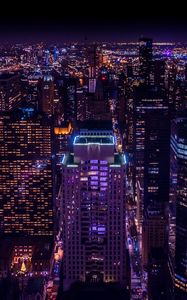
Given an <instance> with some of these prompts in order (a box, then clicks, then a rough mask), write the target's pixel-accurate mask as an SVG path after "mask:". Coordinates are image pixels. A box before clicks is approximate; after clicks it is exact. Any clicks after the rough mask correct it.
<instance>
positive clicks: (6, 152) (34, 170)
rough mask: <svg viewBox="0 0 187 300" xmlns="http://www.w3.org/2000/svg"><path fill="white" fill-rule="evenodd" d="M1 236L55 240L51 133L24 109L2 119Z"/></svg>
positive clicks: (40, 119) (47, 125)
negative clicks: (50, 237) (51, 237)
mask: <svg viewBox="0 0 187 300" xmlns="http://www.w3.org/2000/svg"><path fill="white" fill-rule="evenodd" d="M0 157H1V158H0V190H1V193H0V231H1V234H5V235H7V234H14V235H24V236H26V235H30V236H53V163H52V161H53V160H52V129H51V126H50V122H49V120H48V119H46V118H44V117H42V116H37V115H35V116H34V111H33V109H32V108H25V109H22V110H18V111H17V112H15V111H14V112H13V113H12V114H6V115H4V116H2V117H1V123H0Z"/></svg>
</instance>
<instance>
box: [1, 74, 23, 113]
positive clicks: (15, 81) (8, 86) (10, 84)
mask: <svg viewBox="0 0 187 300" xmlns="http://www.w3.org/2000/svg"><path fill="white" fill-rule="evenodd" d="M20 100H21V88H20V80H19V76H18V75H15V74H1V75H0V111H2V112H4V111H10V110H11V109H12V108H14V107H15V106H17V105H18V103H19V101H20Z"/></svg>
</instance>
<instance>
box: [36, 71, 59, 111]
mask: <svg viewBox="0 0 187 300" xmlns="http://www.w3.org/2000/svg"><path fill="white" fill-rule="evenodd" d="M54 95H55V94H54V81H53V77H52V76H51V75H45V76H44V78H43V79H42V82H41V85H40V95H39V109H40V111H42V112H44V113H46V114H48V115H53V114H54Z"/></svg>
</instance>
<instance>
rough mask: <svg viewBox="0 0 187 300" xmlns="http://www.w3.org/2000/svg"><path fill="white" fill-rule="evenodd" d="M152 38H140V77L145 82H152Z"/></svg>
mask: <svg viewBox="0 0 187 300" xmlns="http://www.w3.org/2000/svg"><path fill="white" fill-rule="evenodd" d="M152 56H153V55H152V39H150V38H140V39H139V61H140V71H139V75H140V79H141V80H142V82H143V83H145V84H150V73H151V67H152Z"/></svg>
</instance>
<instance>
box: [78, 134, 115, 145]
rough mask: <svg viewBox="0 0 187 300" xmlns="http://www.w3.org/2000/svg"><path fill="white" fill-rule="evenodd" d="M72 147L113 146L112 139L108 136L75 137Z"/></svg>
mask: <svg viewBox="0 0 187 300" xmlns="http://www.w3.org/2000/svg"><path fill="white" fill-rule="evenodd" d="M73 144H74V145H87V144H102V145H114V137H113V136H111V135H109V136H102V135H98V136H95V135H94V136H91V135H87V136H79V135H78V136H76V137H75V139H74V142H73Z"/></svg>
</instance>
